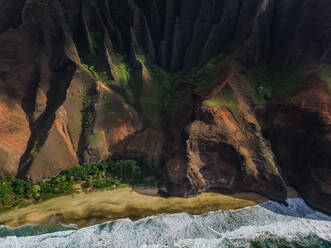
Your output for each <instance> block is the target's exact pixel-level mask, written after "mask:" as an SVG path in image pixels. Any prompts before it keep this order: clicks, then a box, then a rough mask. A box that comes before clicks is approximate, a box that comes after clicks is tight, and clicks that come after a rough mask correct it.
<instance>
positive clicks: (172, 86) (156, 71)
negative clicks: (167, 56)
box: [137, 55, 179, 128]
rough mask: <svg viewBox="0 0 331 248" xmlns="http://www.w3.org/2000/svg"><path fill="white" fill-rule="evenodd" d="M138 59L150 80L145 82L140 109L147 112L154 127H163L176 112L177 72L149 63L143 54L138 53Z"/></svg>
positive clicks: (177, 96) (177, 98) (177, 100)
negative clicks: (173, 72) (169, 71)
mask: <svg viewBox="0 0 331 248" xmlns="http://www.w3.org/2000/svg"><path fill="white" fill-rule="evenodd" d="M137 59H138V61H139V62H140V63H141V64H142V65H143V66H144V67H145V68H146V70H147V71H148V73H149V76H150V78H151V80H152V82H151V83H150V84H148V82H147V83H146V86H145V89H144V92H143V95H142V96H141V99H140V101H141V105H142V110H143V111H144V112H145V113H148V116H150V119H151V121H152V125H153V126H154V127H155V128H160V127H165V126H166V125H167V122H168V121H169V119H170V118H171V117H172V116H173V115H174V114H175V113H176V110H177V106H178V103H179V95H178V91H177V84H176V82H177V81H176V80H177V78H178V75H177V74H170V73H168V72H166V71H165V70H163V69H161V68H160V67H158V66H156V65H150V64H149V63H148V62H147V59H146V58H145V56H142V55H138V56H137Z"/></svg>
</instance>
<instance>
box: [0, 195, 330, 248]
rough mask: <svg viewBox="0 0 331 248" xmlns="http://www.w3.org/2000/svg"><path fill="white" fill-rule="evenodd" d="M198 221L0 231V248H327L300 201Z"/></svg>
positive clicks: (323, 231) (321, 218)
mask: <svg viewBox="0 0 331 248" xmlns="http://www.w3.org/2000/svg"><path fill="white" fill-rule="evenodd" d="M287 202H288V207H286V206H285V205H282V204H279V203H276V202H272V201H269V202H266V203H263V204H260V205H256V206H252V207H246V208H242V209H239V210H220V211H214V212H209V213H207V214H203V215H189V214H186V213H179V214H161V215H158V216H152V217H148V218H145V219H141V220H139V221H131V220H129V219H121V220H117V221H111V222H107V223H104V224H100V225H95V226H91V227H86V228H81V229H77V228H76V227H75V226H73V225H71V226H57V227H51V226H48V227H47V226H32V225H29V226H24V227H19V228H14V229H12V228H8V227H6V226H1V227H0V247H1V248H14V247H15V248H21V247H22V248H23V247H24V248H25V247H26V248H37V247H40V248H50V247H52V248H53V247H54V248H56V247H66V248H92V247H104V248H106V247H112V248H122V247H123V248H131V247H132V248H214V247H215V248H216V247H217V248H223V247H224V248H230V247H231V248H232V247H236V248H248V247H249V248H251V247H252V248H278V247H281V248H306V247H307V248H308V247H309V248H320V247H321V248H327V247H331V216H327V215H325V214H323V213H320V212H318V211H315V210H313V209H311V208H310V207H309V206H307V204H306V203H305V202H304V201H303V200H302V199H290V200H288V201H287Z"/></svg>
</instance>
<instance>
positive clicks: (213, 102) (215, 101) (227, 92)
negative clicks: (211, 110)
mask: <svg viewBox="0 0 331 248" xmlns="http://www.w3.org/2000/svg"><path fill="white" fill-rule="evenodd" d="M204 104H205V105H207V106H209V107H218V108H227V109H228V110H230V111H231V112H232V114H233V115H234V116H235V117H236V118H237V119H238V118H239V111H238V110H239V109H238V104H239V102H238V99H237V97H236V96H235V94H234V92H233V90H232V88H231V87H230V86H229V85H225V86H224V88H223V89H222V90H221V92H220V93H219V94H218V95H217V96H215V97H213V98H211V99H209V100H207V101H205V102H204Z"/></svg>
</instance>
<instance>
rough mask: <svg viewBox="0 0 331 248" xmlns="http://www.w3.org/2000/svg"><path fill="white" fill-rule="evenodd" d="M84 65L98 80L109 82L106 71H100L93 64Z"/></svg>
mask: <svg viewBox="0 0 331 248" xmlns="http://www.w3.org/2000/svg"><path fill="white" fill-rule="evenodd" d="M82 66H83V68H84V69H85V70H86V71H88V72H90V73H91V74H92V76H93V77H94V78H95V79H96V80H98V81H100V82H102V83H104V84H108V82H109V79H108V76H107V73H106V72H100V71H98V70H97V69H96V67H95V66H93V65H87V64H82Z"/></svg>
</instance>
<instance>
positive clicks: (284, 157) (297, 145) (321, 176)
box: [260, 81, 331, 214]
mask: <svg viewBox="0 0 331 248" xmlns="http://www.w3.org/2000/svg"><path fill="white" fill-rule="evenodd" d="M330 114H331V98H330V94H329V93H328V89H327V88H326V87H325V85H324V84H323V82H319V81H316V82H314V84H313V85H311V86H310V87H308V88H307V89H305V90H303V91H302V92H300V93H299V94H298V95H297V96H296V97H295V98H294V99H293V105H280V104H270V105H267V106H266V107H265V108H264V109H263V110H261V112H260V116H261V117H262V126H263V133H264V135H265V136H266V137H267V138H268V139H269V140H270V142H271V145H272V149H273V151H274V152H275V154H276V157H277V160H278V163H279V166H280V167H281V168H282V171H283V174H284V176H285V178H286V181H287V183H288V184H290V185H293V186H294V187H295V188H297V189H298V191H299V192H300V193H301V194H302V196H303V197H304V198H305V199H306V200H307V202H308V203H309V204H310V205H311V206H313V207H315V208H318V209H319V210H322V211H324V212H327V213H329V214H330V213H331V212H330V204H331V194H330V193H331V184H330V182H331V167H330V159H331V154H330V149H331V115H330ZM298 123H300V124H298Z"/></svg>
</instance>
